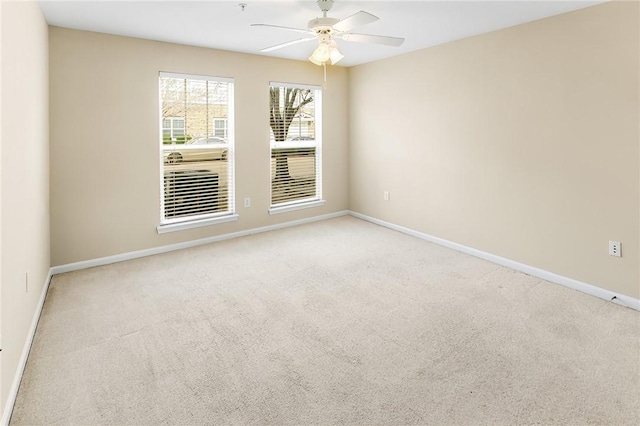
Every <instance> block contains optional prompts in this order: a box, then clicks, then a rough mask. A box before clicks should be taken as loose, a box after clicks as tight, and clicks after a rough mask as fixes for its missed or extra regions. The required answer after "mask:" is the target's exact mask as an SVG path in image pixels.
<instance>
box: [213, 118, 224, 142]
mask: <svg viewBox="0 0 640 426" xmlns="http://www.w3.org/2000/svg"><path fill="white" fill-rule="evenodd" d="M213 134H214V136H217V137H219V138H223V139H226V138H227V119H226V118H214V119H213Z"/></svg>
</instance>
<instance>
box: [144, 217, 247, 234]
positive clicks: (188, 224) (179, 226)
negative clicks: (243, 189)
mask: <svg viewBox="0 0 640 426" xmlns="http://www.w3.org/2000/svg"><path fill="white" fill-rule="evenodd" d="M238 217H239V216H238V215H237V214H231V215H226V216H219V217H210V218H207V219H200V220H190V221H184V222H177V223H167V224H163V225H158V227H157V228H156V230H157V231H158V234H166V233H167V232H175V231H184V230H185V229H193V228H200V227H203V226H209V225H217V224H219V223H226V222H235V221H236V220H238Z"/></svg>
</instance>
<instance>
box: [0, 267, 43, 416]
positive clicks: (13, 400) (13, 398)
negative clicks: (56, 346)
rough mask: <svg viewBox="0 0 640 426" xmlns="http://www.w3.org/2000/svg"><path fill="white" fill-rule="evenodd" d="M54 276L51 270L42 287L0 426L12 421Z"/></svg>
mask: <svg viewBox="0 0 640 426" xmlns="http://www.w3.org/2000/svg"><path fill="white" fill-rule="evenodd" d="M52 276H53V274H52V272H51V269H49V273H48V274H47V278H46V279H45V282H44V286H43V287H42V293H41V294H40V300H38V305H37V306H36V310H35V312H34V313H33V319H32V320H31V327H30V328H29V333H28V334H27V338H26V339H25V342H24V347H23V348H22V355H20V361H18V369H17V370H16V373H15V375H14V376H13V383H11V388H10V389H9V395H8V397H7V401H5V402H6V405H5V406H4V412H3V413H2V419H1V420H0V425H2V426H8V425H9V420H11V414H12V413H13V406H14V404H15V403H16V397H17V396H18V388H19V387H20V381H22V375H23V374H24V369H25V367H26V366H27V359H28V358H29V351H30V350H31V343H32V342H33V338H34V337H35V335H36V327H37V326H38V321H39V320H40V314H41V313H42V308H43V306H44V301H45V299H46V297H47V291H48V290H49V283H51V277H52Z"/></svg>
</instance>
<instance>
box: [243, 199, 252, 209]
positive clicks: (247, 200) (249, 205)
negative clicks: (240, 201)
mask: <svg viewBox="0 0 640 426" xmlns="http://www.w3.org/2000/svg"><path fill="white" fill-rule="evenodd" d="M244 206H245V207H251V198H249V197H246V198H245V199H244Z"/></svg>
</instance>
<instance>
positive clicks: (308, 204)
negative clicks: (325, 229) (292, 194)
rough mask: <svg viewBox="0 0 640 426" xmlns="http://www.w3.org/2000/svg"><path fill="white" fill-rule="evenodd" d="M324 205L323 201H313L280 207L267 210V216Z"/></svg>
mask: <svg viewBox="0 0 640 426" xmlns="http://www.w3.org/2000/svg"><path fill="white" fill-rule="evenodd" d="M325 203H326V201H325V200H313V201H308V202H306V203H298V204H290V205H287V206H280V207H271V208H270V209H269V214H280V213H286V212H292V211H295V210H302V209H309V208H312V207H320V206H324V204H325Z"/></svg>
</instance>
